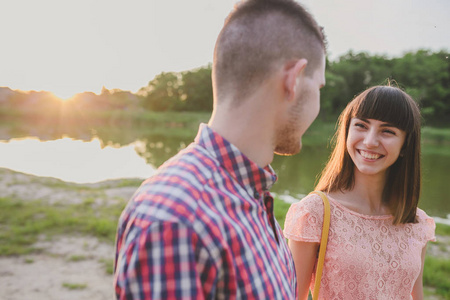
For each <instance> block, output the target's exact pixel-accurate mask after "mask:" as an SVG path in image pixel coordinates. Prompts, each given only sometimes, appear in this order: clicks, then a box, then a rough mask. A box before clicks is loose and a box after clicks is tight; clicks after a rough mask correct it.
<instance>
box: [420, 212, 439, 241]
mask: <svg viewBox="0 0 450 300" xmlns="http://www.w3.org/2000/svg"><path fill="white" fill-rule="evenodd" d="M417 217H418V221H419V225H420V230H421V233H422V234H421V240H422V243H423V246H424V247H425V245H426V244H427V242H435V241H436V235H435V231H436V223H435V222H434V219H433V218H432V217H429V216H428V215H427V214H426V213H425V212H424V211H423V210H421V209H420V208H418V209H417Z"/></svg>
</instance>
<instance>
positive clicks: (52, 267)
mask: <svg viewBox="0 0 450 300" xmlns="http://www.w3.org/2000/svg"><path fill="white" fill-rule="evenodd" d="M60 182H61V181H59V180H57V179H53V178H40V177H35V176H30V175H26V174H21V173H16V172H12V171H10V170H6V169H0V197H14V198H16V199H21V200H23V201H30V200H36V199H41V200H45V201H47V202H48V203H50V204H54V203H64V204H77V203H81V202H82V201H83V200H84V199H85V198H86V197H90V198H94V199H98V200H97V201H98V202H104V201H105V198H106V199H108V201H111V202H115V201H127V200H128V199H129V198H130V197H131V196H132V194H133V193H134V192H135V190H136V188H135V187H117V186H116V185H117V184H118V183H119V181H106V182H102V183H97V184H86V185H84V186H86V187H100V188H101V189H100V190H89V189H86V190H83V189H81V190H74V189H72V190H71V189H67V188H64V187H62V188H58V183H60ZM52 185H53V187H52ZM77 186H80V185H77ZM105 195H106V196H105ZM33 247H34V248H38V249H41V250H40V251H38V253H35V254H30V255H22V256H13V257H2V256H0V300H28V299H30V300H41V299H42V300H44V299H45V300H52V299H54V300H72V299H89V300H97V299H98V300H102V299H113V278H112V275H110V274H108V273H107V272H106V265H105V264H106V263H104V262H103V261H106V262H111V261H112V259H113V258H114V246H113V245H112V244H107V243H104V242H100V241H99V240H98V239H97V238H95V237H91V236H80V235H79V236H53V237H50V238H49V237H46V236H40V237H39V241H38V242H37V243H36V244H35V245H33Z"/></svg>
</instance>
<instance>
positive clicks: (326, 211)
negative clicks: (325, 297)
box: [311, 191, 330, 300]
mask: <svg viewBox="0 0 450 300" xmlns="http://www.w3.org/2000/svg"><path fill="white" fill-rule="evenodd" d="M312 193H314V194H317V195H319V196H320V197H321V198H322V201H323V228H322V238H321V240H320V246H319V247H320V250H319V258H318V260H317V269H316V281H315V283H314V292H313V300H318V299H319V290H320V280H321V279H322V269H323V263H324V260H325V251H326V249H327V242H328V232H329V230H330V202H329V201H328V197H327V195H325V193H323V192H321V191H314V192H311V194H312Z"/></svg>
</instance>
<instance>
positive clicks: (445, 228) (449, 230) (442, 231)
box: [436, 223, 450, 236]
mask: <svg viewBox="0 0 450 300" xmlns="http://www.w3.org/2000/svg"><path fill="white" fill-rule="evenodd" d="M436 235H445V236H450V226H449V225H445V224H440V223H437V224H436Z"/></svg>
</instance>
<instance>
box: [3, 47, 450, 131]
mask: <svg viewBox="0 0 450 300" xmlns="http://www.w3.org/2000/svg"><path fill="white" fill-rule="evenodd" d="M325 75H326V81H327V84H326V86H325V87H324V88H323V89H322V92H321V113H320V118H322V119H323V120H333V121H334V120H335V119H336V117H337V115H338V114H339V113H340V112H341V111H342V109H343V108H344V107H345V105H346V104H347V103H348V102H349V101H350V100H351V99H352V98H353V97H354V96H355V95H357V94H358V93H360V92H361V91H363V90H364V89H366V88H367V87H370V86H373V85H379V84H386V83H387V82H388V81H391V82H392V84H395V85H398V86H399V87H401V88H402V89H404V90H405V91H406V92H407V93H409V94H410V95H411V96H412V97H413V98H414V99H415V100H416V101H417V102H418V103H419V104H420V107H421V109H422V113H423V116H424V119H425V121H426V123H427V125H447V126H448V125H449V124H450V60H449V53H448V51H439V52H432V51H428V50H418V51H415V52H409V53H406V54H405V55H403V56H402V57H397V58H388V57H386V56H380V55H369V54H368V53H364V52H362V53H354V52H351V51H350V52H348V53H347V54H345V55H343V56H341V57H339V58H338V59H336V60H335V61H327V69H326V74H325ZM212 95H213V94H212V84H211V65H207V66H204V67H200V68H198V69H194V70H189V71H185V72H163V73H161V74H159V75H157V76H155V78H154V79H153V80H151V81H150V82H149V83H148V85H147V86H145V87H142V88H141V89H140V90H139V91H138V92H137V93H136V94H133V93H130V92H127V91H121V90H117V89H115V90H108V89H105V88H104V89H103V90H102V92H101V94H99V95H97V94H94V93H90V92H86V93H80V94H77V95H75V96H74V97H73V98H72V99H70V100H66V101H65V102H62V101H60V99H58V98H56V97H55V96H54V95H53V94H51V93H49V92H20V91H12V90H10V89H8V88H0V117H1V118H4V117H5V116H8V117H9V118H11V117H14V115H22V116H24V115H26V116H27V117H28V118H42V117H44V118H57V117H61V113H62V112H63V113H64V115H65V116H66V118H69V117H74V116H75V115H76V114H77V113H78V114H79V113H80V112H82V113H83V115H84V116H85V115H86V114H88V113H92V112H94V113H95V114H96V116H99V115H101V114H102V113H103V112H106V111H118V110H120V111H124V110H125V111H134V112H136V111H143V112H145V111H153V112H160V111H211V110H212V104H213V103H212V98H213V96H212ZM74 118H75V119H77V117H74Z"/></svg>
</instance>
